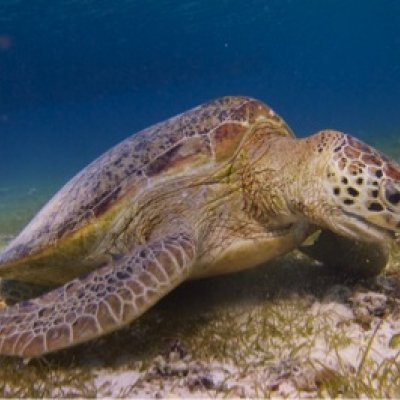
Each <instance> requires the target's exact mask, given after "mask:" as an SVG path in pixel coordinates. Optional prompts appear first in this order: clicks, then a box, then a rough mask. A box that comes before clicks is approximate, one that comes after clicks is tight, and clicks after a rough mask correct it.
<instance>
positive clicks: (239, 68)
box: [0, 0, 400, 236]
mask: <svg viewBox="0 0 400 400" xmlns="http://www.w3.org/2000/svg"><path fill="white" fill-rule="evenodd" d="M399 27H400V2H399V1H396V0H364V1H361V0H324V1H322V0H246V1H238V0H118V1H111V0H108V1H107V0H34V1H31V0H1V1H0V234H2V235H5V236H7V235H13V234H15V232H16V231H17V230H18V229H20V228H21V227H22V225H23V224H25V223H26V221H27V220H28V219H29V218H30V216H31V215H32V214H33V213H34V212H35V211H36V210H37V209H38V207H39V206H40V205H41V204H43V202H45V201H46V200H47V199H48V198H49V196H50V195H51V194H52V193H54V192H55V191H56V190H57V189H58V188H59V187H60V186H61V185H62V184H63V183H64V182H66V181H67V180H68V179H69V178H70V177H72V176H73V175H74V174H75V173H76V172H78V171H79V170H80V169H81V168H83V167H84V166H85V165H86V164H87V163H89V162H90V161H92V160H93V159H94V158H96V157H97V156H98V155H100V154H101V153H102V152H104V151H106V150H107V149H108V148H110V147H111V146H112V145H114V144H116V143H117V142H119V141H121V140H122V139H124V138H125V137H127V136H128V135H130V134H132V133H134V132H136V131H138V130H140V129H142V128H145V127H147V126H149V125H151V124H153V123H156V122H158V121H161V120H163V119H165V118H167V117H170V116H172V115H174V114H176V113H180V112H183V111H185V110H187V109H189V108H191V107H193V106H195V105H198V104H200V103H202V102H205V101H207V100H210V99H212V98H215V97H218V96H224V95H246V96H253V97H256V98H258V99H260V100H262V101H264V102H266V103H268V104H269V105H270V106H271V107H272V108H273V109H274V110H275V111H276V112H278V113H279V114H281V115H282V116H283V117H284V118H285V119H286V121H287V122H288V123H289V125H290V126H291V127H292V129H293V130H294V132H295V133H296V134H297V135H298V136H305V135H308V134H311V133H313V132H315V131H317V130H320V129H324V128H335V129H339V130H343V131H345V132H347V133H351V134H353V135H356V136H358V137H360V138H362V139H364V140H366V141H368V142H370V143H372V144H374V145H375V146H377V147H379V148H380V149H382V150H384V151H386V152H388V153H389V154H391V155H392V156H394V157H397V158H400V139H399V133H400V132H399V127H400V112H399V111H400V110H399V103H400V29H399Z"/></svg>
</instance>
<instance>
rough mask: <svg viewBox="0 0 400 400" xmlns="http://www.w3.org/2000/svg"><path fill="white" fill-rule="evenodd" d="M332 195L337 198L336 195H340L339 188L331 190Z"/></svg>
mask: <svg viewBox="0 0 400 400" xmlns="http://www.w3.org/2000/svg"><path fill="white" fill-rule="evenodd" d="M333 193H334V194H335V195H336V196H338V195H339V194H340V188H338V187H335V188H334V189H333Z"/></svg>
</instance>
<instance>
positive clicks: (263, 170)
mask: <svg viewBox="0 0 400 400" xmlns="http://www.w3.org/2000/svg"><path fill="white" fill-rule="evenodd" d="M238 160H239V161H238V162H242V166H241V170H242V171H243V174H242V181H243V184H242V185H243V192H244V203H245V205H246V207H247V210H248V212H250V213H251V214H252V216H253V217H254V218H256V219H258V220H259V221H260V222H262V223H265V224H266V226H277V225H279V224H283V225H285V224H290V223H293V222H296V221H299V220H301V219H306V220H308V222H309V223H310V224H311V225H316V226H319V227H322V228H326V229H330V230H332V231H334V232H336V233H337V234H339V235H343V236H346V237H349V238H352V239H356V240H361V241H387V240H393V239H394V240H398V236H399V232H400V166H399V165H397V164H396V163H394V162H393V161H390V160H389V159H388V158H387V157H386V156H384V155H382V154H381V153H379V152H378V151H376V150H374V149H372V148H371V147H369V146H368V145H366V144H364V143H362V142H361V141H359V140H357V139H355V138H353V137H351V136H349V135H345V134H343V133H341V132H336V131H322V132H319V133H317V134H315V135H313V136H310V137H308V138H305V139H293V138H291V137H288V136H278V135H277V136H274V137H268V136H265V137H262V136H255V137H253V138H251V139H250V140H249V142H248V143H247V144H246V145H245V146H244V148H243V151H242V154H240V155H239V157H238Z"/></svg>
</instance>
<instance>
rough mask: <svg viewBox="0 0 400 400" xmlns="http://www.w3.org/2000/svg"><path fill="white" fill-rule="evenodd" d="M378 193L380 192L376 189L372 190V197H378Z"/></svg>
mask: <svg viewBox="0 0 400 400" xmlns="http://www.w3.org/2000/svg"><path fill="white" fill-rule="evenodd" d="M378 194H379V192H378V190H376V189H375V190H373V191H372V192H371V195H372V197H375V198H377V197H378Z"/></svg>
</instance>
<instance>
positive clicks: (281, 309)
mask: <svg viewBox="0 0 400 400" xmlns="http://www.w3.org/2000/svg"><path fill="white" fill-rule="evenodd" d="M394 143H395V144H393V145H390V146H388V147H387V148H388V149H390V151H388V153H392V154H391V155H392V156H393V155H395V154H394V153H395V152H398V159H400V151H399V148H400V143H399V142H396V140H395V139H394ZM396 143H397V144H396ZM396 154H397V153H396ZM51 190H52V188H51V189H38V188H32V190H27V191H26V192H24V193H15V192H13V191H8V190H7V189H6V188H4V189H3V191H2V189H0V247H1V246H4V245H5V244H6V243H7V242H8V241H9V240H10V239H11V238H12V237H13V235H15V234H16V232H17V231H18V230H19V229H20V228H21V227H22V226H23V225H24V224H25V223H26V221H27V220H28V219H29V218H30V216H31V215H33V213H34V212H35V211H36V210H37V209H38V208H39V207H40V205H41V204H43V203H44V202H45V200H46V199H47V197H48V196H49V194H50V192H51ZM270 396H273V397H289V398H290V397H293V398H299V397H301V398H303V397H304V398H317V397H339V398H341V397H342V398H349V397H350V398H351V397H368V398H372V397H388V398H396V397H400V249H398V248H394V249H393V252H392V257H391V261H390V264H389V265H388V267H387V269H386V270H385V271H384V272H383V273H382V274H381V275H380V276H378V277H375V278H370V279H364V280H360V279H357V278H355V277H352V276H351V275H348V276H342V275H340V274H339V273H338V272H337V271H332V270H330V269H329V268H326V267H325V266H323V265H320V264H319V263H317V262H315V261H313V260H311V259H309V258H307V257H306V256H304V255H302V254H301V253H300V252H297V251H296V252H293V253H291V254H289V255H287V256H285V257H283V258H281V259H279V260H277V261H275V262H272V263H269V264H268V265H265V266H261V267H259V268H257V269H254V270H250V271H247V272H242V273H238V274H236V275H229V276H224V277H217V278H213V279H205V280H199V281H195V282H188V283H186V284H184V285H182V286H181V287H179V288H178V289H177V290H175V291H174V292H173V293H171V294H170V295H169V296H167V297H166V298H165V299H163V300H162V301H161V302H160V303H159V304H157V305H156V306H155V307H154V308H152V309H151V310H150V311H149V312H147V313H146V314H145V315H144V316H143V317H142V318H140V319H139V320H138V321H136V322H134V323H133V324H132V325H131V326H129V327H128V328H126V329H124V330H122V331H120V332H116V333H114V334H111V335H109V336H107V337H104V338H101V339H99V340H97V341H93V342H91V343H88V344H84V345H80V346H78V347H76V348H73V349H69V350H64V351H61V352H59V353H57V354H53V355H49V356H46V357H43V358H40V359H36V360H19V359H13V358H7V357H2V358H0V397H57V398H59V397H140V398H145V397H148V398H154V397H156V398H163V397H183V398H189V397H194V398H199V397H202V398H204V397H270Z"/></svg>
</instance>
